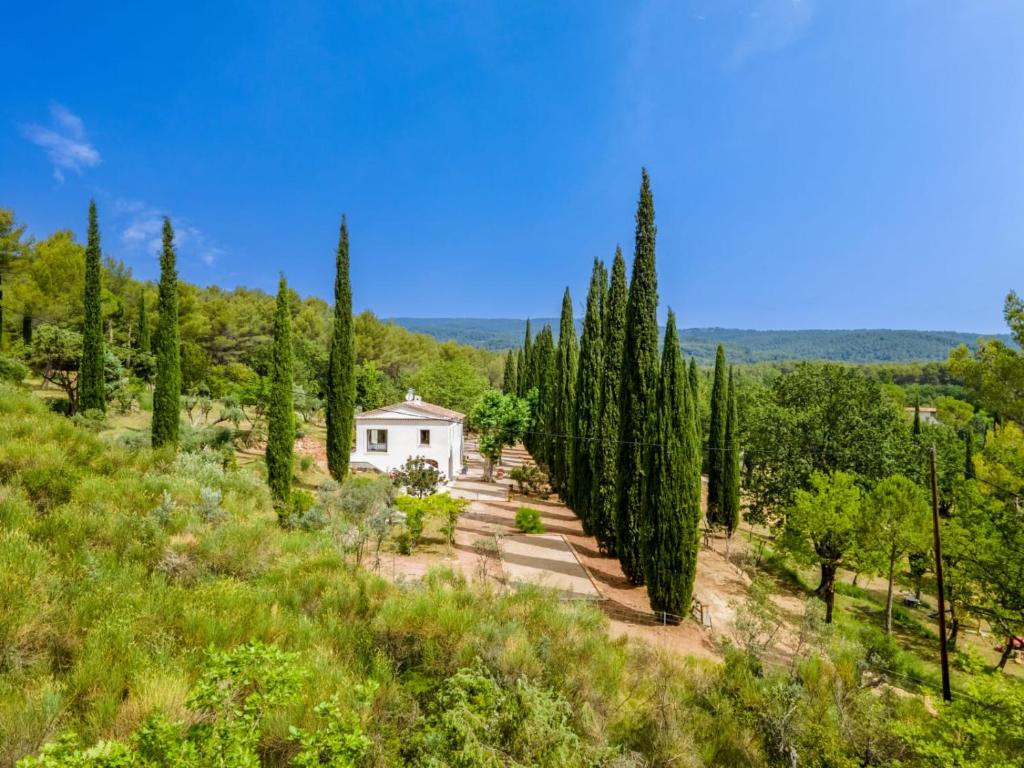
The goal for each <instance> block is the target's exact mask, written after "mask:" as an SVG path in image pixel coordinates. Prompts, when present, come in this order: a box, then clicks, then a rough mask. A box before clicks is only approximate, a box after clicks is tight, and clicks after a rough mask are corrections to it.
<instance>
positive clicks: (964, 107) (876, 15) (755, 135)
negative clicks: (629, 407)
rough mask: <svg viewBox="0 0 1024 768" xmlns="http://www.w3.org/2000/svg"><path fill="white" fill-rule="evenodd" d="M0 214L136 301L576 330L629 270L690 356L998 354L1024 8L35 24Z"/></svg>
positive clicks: (1016, 162)
mask: <svg viewBox="0 0 1024 768" xmlns="http://www.w3.org/2000/svg"><path fill="white" fill-rule="evenodd" d="M5 26H6V27H7V28H8V33H7V34H6V35H5V44H4V46H2V47H0V68H2V71H3V72H4V73H5V77H4V79H3V81H2V84H0V96H2V97H0V205H3V206H6V207H12V208H14V209H15V211H16V212H17V214H18V216H19V218H20V219H21V220H23V221H24V222H25V223H27V224H28V225H29V228H30V230H31V232H32V233H33V234H35V235H36V236H42V235H45V234H46V233H48V232H50V231H52V230H54V229H57V228H64V227H70V228H72V229H74V230H75V231H76V232H79V233H82V232H83V231H84V228H85V214H86V205H87V201H88V198H89V197H90V196H91V195H93V196H95V197H96V199H97V203H98V205H99V206H100V215H101V226H102V231H103V237H104V250H105V251H106V252H107V253H108V254H110V255H113V256H117V257H119V258H122V259H124V260H125V261H126V262H127V263H128V264H129V265H130V266H131V267H132V268H133V269H134V270H135V272H136V274H137V275H139V276H142V277H153V276H155V274H156V259H155V257H154V255H153V251H152V248H153V242H154V240H155V238H156V237H158V236H159V233H158V229H157V226H158V221H159V216H160V215H162V214H164V213H167V214H169V215H170V216H171V217H172V218H173V220H174V221H175V224H176V227H177V231H178V233H179V236H180V258H179V261H180V265H181V272H182V274H183V276H184V277H185V278H186V279H189V280H192V281H195V282H199V283H203V284H206V283H218V284H221V285H226V286H234V285H237V284H243V285H253V286H258V287H262V288H265V289H273V288H274V286H275V283H276V276H277V273H278V270H280V269H284V270H285V271H286V273H287V275H288V277H289V280H290V281H291V283H292V284H293V285H294V286H295V287H296V288H297V289H298V290H299V291H301V292H303V293H316V294H319V295H322V296H325V297H326V296H328V293H329V291H330V285H331V280H332V274H331V269H332V264H333V250H334V246H335V242H336V237H337V223H338V217H339V215H340V213H341V212H342V211H346V212H347V214H348V217H349V223H350V228H351V239H352V259H353V262H352V264H353V267H352V269H353V280H354V291H355V303H356V305H357V307H358V308H370V309H373V310H374V311H375V312H377V313H378V314H380V315H383V316H389V315H404V316H476V317H526V316H528V315H533V316H552V315H556V314H557V311H558V306H559V303H560V298H561V294H562V290H563V288H564V286H565V285H569V286H570V287H571V289H572V291H573V295H574V297H575V298H576V301H577V305H578V306H579V305H581V304H582V300H583V298H584V291H585V287H586V283H587V280H588V277H589V270H590V264H591V261H592V259H593V258H594V257H595V256H596V257H602V258H606V259H609V260H610V258H611V255H612V253H613V250H614V247H615V244H616V243H617V242H618V243H621V244H622V245H623V248H624V249H625V250H626V252H627V255H631V253H632V237H633V213H634V209H635V203H636V196H637V190H638V185H639V175H640V167H641V166H647V168H648V169H649V170H650V173H651V176H652V180H653V185H654V194H655V206H656V210H657V218H658V232H659V235H658V262H659V263H658V266H659V276H660V285H659V288H660V294H661V300H662V312H663V313H664V309H665V307H667V306H672V307H673V308H674V309H675V310H676V312H677V314H678V315H679V317H680V322H681V323H682V324H683V325H685V326H707V325H718V326H725V327H749V328H763V329H785V328H853V327H893V328H928V329H957V330H968V331H978V332H995V331H1000V330H1002V328H1003V323H1002V319H1001V311H1000V310H1001V304H1002V299H1003V297H1004V295H1005V293H1006V292H1007V290H1009V289H1010V288H1011V287H1016V288H1017V289H1018V290H1022V289H1024V281H1022V280H1021V277H1022V276H1024V270H1022V269H1021V267H1022V265H1024V253H1022V250H1024V87H1022V86H1021V83H1024V56H1021V51H1022V50H1024V4H1020V3H1016V2H998V1H997V0H978V1H977V2H974V1H971V2H968V1H967V0H964V2H941V1H937V0H899V1H898V2H838V1H837V2H824V0H817V1H816V2H815V0H743V1H741V0H706V1H705V2H683V1H679V2H673V1H668V0H666V1H664V2H645V3H632V2H629V3H627V2H614V3H613V2H607V3H605V2H595V1H587V2H584V1H581V2H571V3H569V2H566V3H529V2H527V3H508V2H494V3H488V2H483V1H482V0H477V1H475V2H465V3H455V2H435V3H425V2H424V3H413V2H401V3H374V2H356V3H342V2H324V3H303V2H293V3H278V4H259V3H237V4H230V3H190V2H179V3H173V4H163V5H160V6H156V5H152V4H149V3H136V4H128V3H116V4H115V3H104V2H93V3H89V4H77V7H72V4H50V3H18V4H15V5H14V6H12V7H11V8H10V9H8V10H7V11H6V13H5Z"/></svg>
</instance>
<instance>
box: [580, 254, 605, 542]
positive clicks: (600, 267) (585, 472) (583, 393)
mask: <svg viewBox="0 0 1024 768" xmlns="http://www.w3.org/2000/svg"><path fill="white" fill-rule="evenodd" d="M607 281H608V271H607V270H606V269H605V268H604V263H603V262H602V261H601V260H600V259H594V267H593V269H592V270H591V273H590V288H589V289H588V290H587V308H586V314H585V315H584V317H583V336H582V338H581V339H580V360H579V370H578V372H577V376H576V403H575V417H574V427H573V430H572V431H573V434H574V435H575V438H576V439H575V440H573V441H572V444H571V445H572V450H573V453H572V471H573V475H572V483H573V491H572V500H573V510H574V511H575V512H576V514H577V515H578V516H579V518H580V520H581V521H582V522H583V530H584V532H585V533H587V534H588V535H589V534H590V533H591V532H592V530H593V529H592V527H591V514H590V508H591V499H592V496H593V494H592V490H591V489H592V488H593V486H594V479H595V477H596V476H595V475H594V464H595V462H596V454H597V429H598V425H599V424H600V423H601V357H602V346H603V342H604V339H603V338H602V336H601V332H602V328H601V310H602V307H603V305H604V294H605V291H606V290H607V289H606V284H607Z"/></svg>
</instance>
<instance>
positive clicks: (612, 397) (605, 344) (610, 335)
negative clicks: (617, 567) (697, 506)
mask: <svg viewBox="0 0 1024 768" xmlns="http://www.w3.org/2000/svg"><path fill="white" fill-rule="evenodd" d="M601 325H602V333H603V336H604V338H603V341H602V344H601V347H602V353H603V354H602V357H601V412H600V421H599V422H598V425H597V428H596V438H597V439H596V440H595V443H594V449H595V454H594V482H593V486H592V496H593V498H592V501H591V509H590V518H591V521H590V529H591V531H592V532H593V534H594V538H596V539H597V545H598V547H599V548H600V550H601V551H602V552H604V553H605V554H609V555H614V554H615V510H616V505H617V504H618V496H617V492H616V482H615V478H616V477H617V468H618V460H619V443H618V439H619V400H620V398H619V393H620V392H621V390H622V345H623V343H624V341H625V335H626V260H625V259H624V258H623V256H622V249H621V248H619V247H618V246H616V248H615V258H614V260H613V261H612V275H611V284H610V285H609V286H608V293H607V296H606V297H605V301H604V318H603V320H602V323H601Z"/></svg>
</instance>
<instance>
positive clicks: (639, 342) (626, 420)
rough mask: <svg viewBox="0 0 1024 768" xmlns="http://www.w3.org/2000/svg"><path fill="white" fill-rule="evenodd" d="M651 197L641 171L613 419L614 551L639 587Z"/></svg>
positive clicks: (652, 323)
mask: <svg viewBox="0 0 1024 768" xmlns="http://www.w3.org/2000/svg"><path fill="white" fill-rule="evenodd" d="M656 236H657V228H656V227H655V224H654V198H653V196H652V195H651V182H650V178H649V177H648V176H647V170H646V169H644V171H643V175H642V179H641V183H640V200H639V203H638V205H637V211H636V247H635V252H634V255H633V275H632V279H631V280H630V284H629V299H628V300H627V303H626V335H625V341H624V342H623V344H624V346H623V355H622V391H621V404H622V406H621V413H620V417H619V462H618V477H617V479H616V481H617V485H618V504H617V510H616V513H617V517H616V537H615V538H616V542H615V547H616V552H617V554H618V556H619V563H620V564H621V565H622V571H623V573H624V574H625V575H626V578H628V579H629V580H630V582H632V583H633V584H643V581H644V573H643V529H644V525H645V517H646V502H645V499H646V493H647V456H646V447H647V445H648V443H650V442H651V438H652V435H653V434H654V427H655V425H656V423H657V422H656V418H655V410H656V405H657V394H658V367H659V360H658V276H657V272H656V266H655V257H654V249H655V239H656Z"/></svg>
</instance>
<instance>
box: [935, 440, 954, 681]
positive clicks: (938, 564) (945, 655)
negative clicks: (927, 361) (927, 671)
mask: <svg viewBox="0 0 1024 768" xmlns="http://www.w3.org/2000/svg"><path fill="white" fill-rule="evenodd" d="M931 465H932V473H931V474H932V531H933V533H934V536H935V583H936V586H937V587H938V590H939V660H940V663H941V665H942V698H943V699H945V700H946V701H952V700H953V694H952V692H951V691H950V689H949V652H948V651H947V650H946V587H945V585H944V584H943V582H942V544H941V543H940V541H939V489H938V485H937V483H936V481H935V444H934V443H932V450H931Z"/></svg>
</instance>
